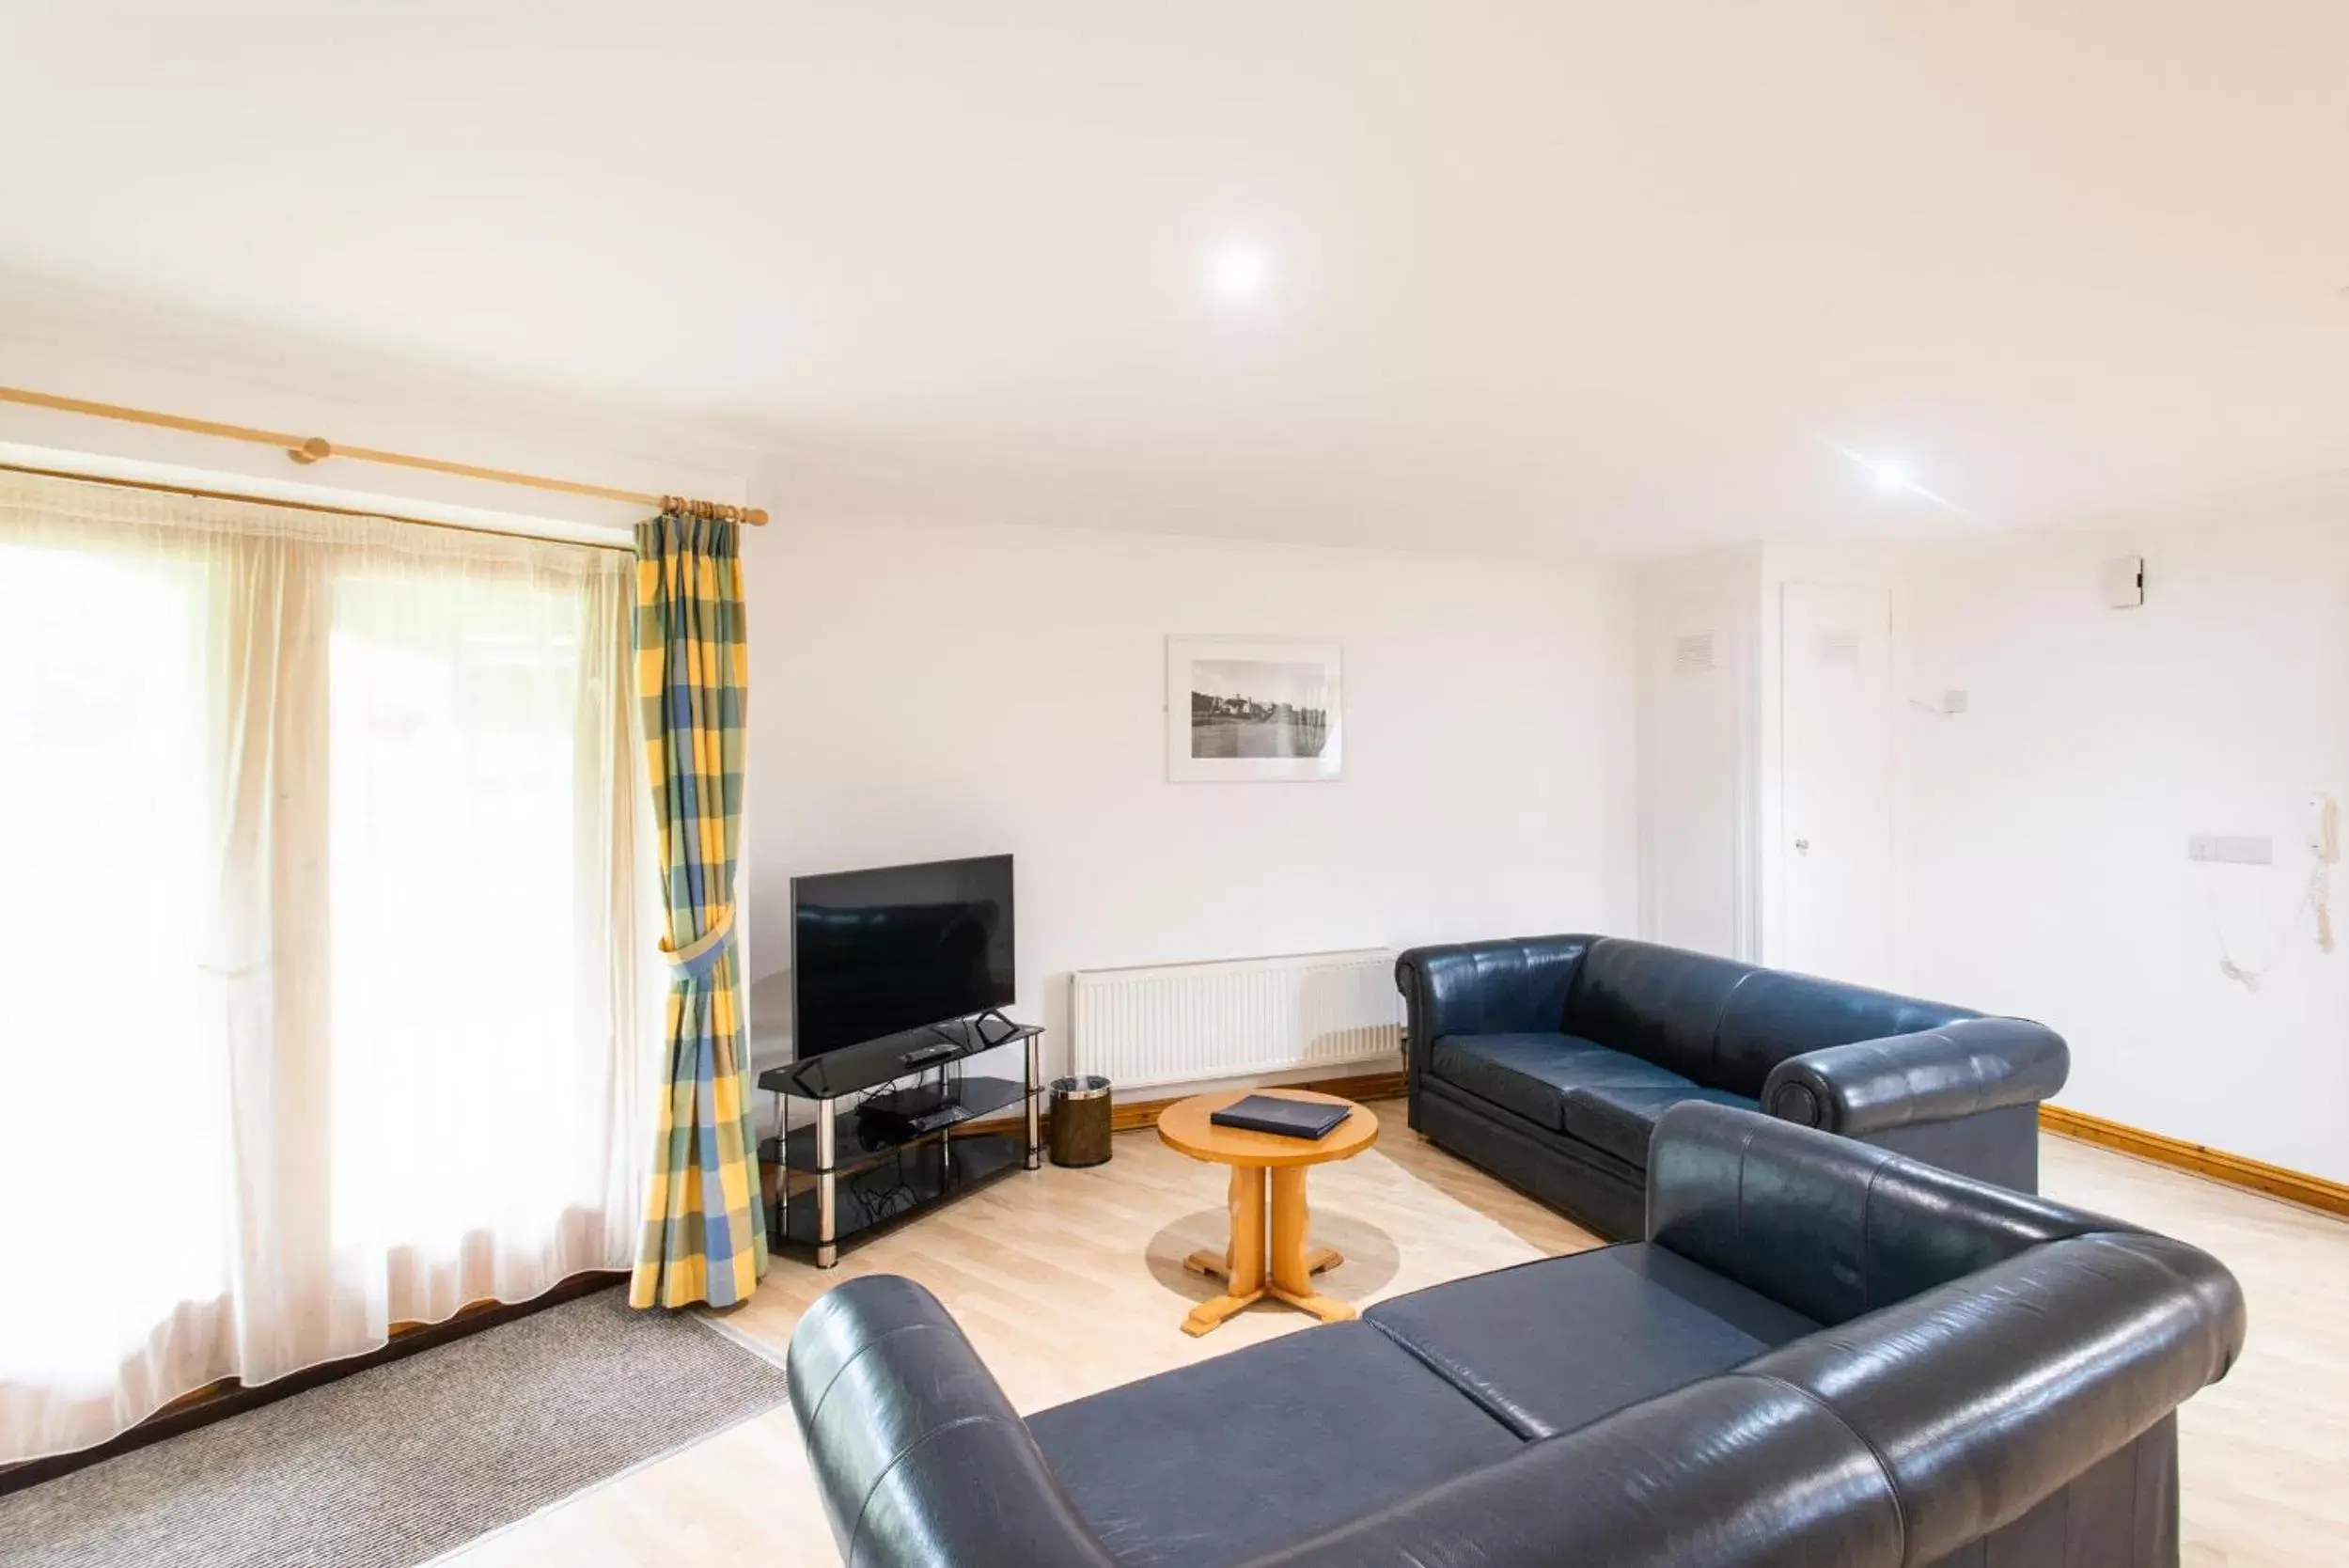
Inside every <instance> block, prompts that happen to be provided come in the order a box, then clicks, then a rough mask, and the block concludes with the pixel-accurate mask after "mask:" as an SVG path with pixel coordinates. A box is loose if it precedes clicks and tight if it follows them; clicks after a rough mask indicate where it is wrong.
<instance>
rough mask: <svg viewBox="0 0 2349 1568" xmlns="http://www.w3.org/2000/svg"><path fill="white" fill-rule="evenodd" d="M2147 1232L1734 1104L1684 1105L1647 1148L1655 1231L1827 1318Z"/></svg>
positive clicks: (1716, 1268)
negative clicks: (2083, 1243)
mask: <svg viewBox="0 0 2349 1568" xmlns="http://www.w3.org/2000/svg"><path fill="white" fill-rule="evenodd" d="M2136 1231H2137V1228H2136V1227H2134V1226H2131V1225H2128V1224H2126V1223H2124V1222H2122V1221H2121V1220H2117V1219H2109V1218H2106V1216H2104V1215H2097V1214H2091V1213H2090V1212H2088V1211H2087V1210H2085V1209H2075V1208H2073V1207H2071V1206H2070V1205H2068V1204H2064V1203H2058V1202H2056V1201H2054V1200H2052V1199H2046V1198H2039V1197H2035V1196H2033V1195H2031V1194H2028V1193H2019V1192H2013V1191H2011V1190H2009V1189H2008V1188H2006V1187H2002V1186H1997V1185H1994V1184H1991V1183H1988V1182H1981V1181H1976V1180H1975V1179H1974V1178H1972V1177H1970V1176H1961V1175H1958V1174H1957V1173H1955V1172H1954V1171H1949V1170H1944V1169H1942V1168H1940V1167H1938V1166H1932V1165H1927V1164H1925V1163H1924V1162H1923V1161H1921V1160H1912V1159H1908V1158H1906V1157H1904V1156H1903V1155H1900V1154H1896V1153H1893V1152H1890V1151H1889V1150H1885V1149H1878V1148H1875V1147H1873V1146H1872V1145H1870V1144H1865V1143H1858V1142H1855V1141H1853V1140H1852V1139H1850V1138H1847V1137H1833V1136H1830V1135H1829V1134H1826V1133H1824V1132H1818V1131H1814V1130H1813V1129H1811V1128H1809V1127H1798V1126H1795V1125H1794V1124H1793V1123H1792V1122H1788V1121H1776V1120H1774V1119H1772V1118H1770V1117H1767V1116H1762V1115H1760V1114H1758V1113H1757V1112H1754V1111H1749V1110H1739V1109H1736V1108H1733V1107H1731V1106H1728V1105H1702V1104H1698V1103H1693V1102H1692V1103H1690V1104H1686V1105H1674V1106H1673V1107H1672V1108H1671V1109H1670V1110H1668V1111H1666V1112H1665V1113H1664V1115H1663V1117H1662V1118H1661V1119H1660V1120H1659V1121H1657V1123H1656V1130H1655V1137H1654V1139H1653V1141H1652V1142H1651V1143H1650V1145H1649V1147H1648V1239H1649V1240H1650V1241H1651V1242H1653V1243H1654V1244H1655V1245H1657V1246H1659V1247H1666V1248H1668V1249H1669V1250H1671V1251H1673V1252H1677V1253H1679V1254H1680V1255H1681V1256H1682V1257H1683V1258H1686V1259H1687V1260H1689V1262H1694V1263H1699V1264H1701V1265H1702V1266H1704V1267H1706V1268H1709V1269H1711V1270H1713V1272H1714V1273H1715V1274H1722V1275H1727V1276H1728V1277H1729V1278H1731V1279H1734V1280H1736V1281H1737V1282H1738V1283H1739V1284H1741V1285H1744V1286H1745V1287H1746V1289H1748V1290H1752V1291H1759V1292H1760V1293H1761V1294H1763V1295H1766V1296H1768V1297H1769V1298H1770V1299H1771V1300H1773V1301H1776V1302H1777V1303H1779V1304H1780V1305H1782V1306H1786V1307H1791V1308H1793V1309H1794V1310H1796V1311H1798V1312H1801V1313H1802V1314H1803V1315H1805V1316H1806V1317H1809V1318H1810V1319H1812V1320H1813V1321H1815V1322H1818V1323H1824V1324H1840V1323H1848V1322H1850V1321H1851V1320H1852V1319H1854V1318H1856V1317H1859V1316H1860V1315H1862V1314H1863V1313H1867V1312H1871V1311H1874V1310H1875V1309H1878V1308H1881V1307H1887V1306H1890V1305H1892V1304H1893V1303H1895V1302H1900V1301H1905V1300H1907V1299H1908V1298H1910V1297H1911V1296H1914V1295H1916V1294H1918V1293H1920V1292H1923V1291H1927V1290H1931V1289H1933V1288H1934V1287H1936V1286H1939V1285H1944V1284H1947V1283H1949V1282H1950V1280H1953V1279H1958V1278H1964V1277H1965V1276H1966V1275H1969V1274H1972V1273H1975V1272H1977V1271H1979V1270H1981V1269H1985V1268H1990V1267H1992V1266H1994V1265H1996V1264H1998V1263H2001V1262H2006V1261H2007V1260H2008V1259H2010V1258H2013V1257H2015V1256H2017V1255H2019V1254H2020V1253H2023V1252H2025V1251H2027V1250H2028V1249H2029V1248H2031V1247H2037V1246H2039V1245H2040V1244H2041V1243H2043V1242H2052V1241H2061V1240H2064V1239H2067V1238H2070V1237H2074V1236H2084V1235H2093V1234H2099V1233H2105V1232H2114V1233H2121V1232H2127V1233H2135V1232H2136Z"/></svg>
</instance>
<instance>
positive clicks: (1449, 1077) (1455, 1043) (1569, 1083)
mask: <svg viewBox="0 0 2349 1568" xmlns="http://www.w3.org/2000/svg"><path fill="white" fill-rule="evenodd" d="M1428 1067H1429V1070H1430V1071H1431V1072H1433V1074H1435V1075H1436V1076H1437V1077H1439V1078H1441V1079H1443V1080H1444V1081H1445V1082H1446V1083H1448V1084H1450V1085H1451V1086H1452V1087H1453V1088H1454V1089H1459V1090H1466V1091H1467V1092H1468V1093H1470V1094H1474V1095H1476V1096H1477V1097H1478V1098H1480V1099H1483V1100H1490V1101H1491V1102H1492V1103H1493V1104H1495V1105H1500V1106H1502V1107H1504V1108H1505V1109H1508V1110H1512V1111H1515V1112H1516V1113H1517V1114H1518V1115H1519V1116H1522V1117H1524V1118H1525V1119H1526V1120H1527V1121H1531V1122H1533V1123H1534V1124H1535V1125H1537V1126H1542V1127H1546V1128H1548V1129H1549V1130H1550V1131H1551V1132H1554V1133H1562V1132H1564V1131H1565V1130H1566V1105H1565V1094H1566V1091H1567V1090H1570V1089H1578V1088H1585V1087H1590V1088H1600V1087H1607V1086H1615V1087H1621V1088H1626V1089H1635V1088H1650V1089H1669V1088H1672V1087H1674V1086H1678V1087H1680V1088H1683V1089H1685V1088H1687V1087H1688V1082H1687V1080H1686V1079H1684V1078H1683V1077H1681V1076H1680V1075H1679V1074H1675V1073H1672V1072H1670V1071H1668V1070H1667V1069H1665V1068H1662V1067H1658V1066H1657V1065H1656V1064H1655V1063H1653V1062H1652V1061H1642V1060H1640V1059H1639V1058H1637V1057H1633V1056H1626V1055H1624V1054H1623V1053H1622V1052H1621V1051H1614V1050H1609V1049H1608V1048H1607V1047H1605V1046H1604V1045H1599V1044H1594V1043H1591V1042H1590V1041H1588V1040H1577V1039H1575V1038H1574V1036H1573V1035H1570V1034H1448V1035H1446V1036H1445V1037H1444V1038H1443V1039H1441V1040H1439V1041H1437V1042H1436V1043H1435V1047H1434V1049H1433V1051H1432V1052H1431V1053H1430V1054H1429V1057H1428Z"/></svg>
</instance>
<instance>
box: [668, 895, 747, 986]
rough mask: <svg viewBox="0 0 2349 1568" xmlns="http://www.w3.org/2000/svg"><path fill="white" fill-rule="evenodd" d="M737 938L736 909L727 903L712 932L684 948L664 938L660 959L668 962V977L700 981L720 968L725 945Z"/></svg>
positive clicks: (712, 923)
mask: <svg viewBox="0 0 2349 1568" xmlns="http://www.w3.org/2000/svg"><path fill="white" fill-rule="evenodd" d="M733 939H734V906H733V905H732V904H728V905H727V906H726V907H725V908H723V909H721V910H719V911H718V917H717V918H716V919H714V920H713V921H711V922H710V929H709V930H708V931H705V932H703V933H701V934H700V935H699V936H697V937H695V938H694V939H693V940H692V941H690V942H688V943H686V944H685V945H684V946H683V947H681V948H672V947H670V946H669V944H668V939H667V938H666V937H663V938H662V939H661V956H662V957H663V958H666V959H667V960H668V961H669V978H670V979H671V980H700V979H702V978H703V977H704V976H706V975H708V974H709V972H710V971H711V970H713V969H714V968H716V967H717V966H718V959H719V958H720V957H721V956H722V955H723V954H724V953H725V951H726V945H727V944H728V942H730V941H732V940H733Z"/></svg>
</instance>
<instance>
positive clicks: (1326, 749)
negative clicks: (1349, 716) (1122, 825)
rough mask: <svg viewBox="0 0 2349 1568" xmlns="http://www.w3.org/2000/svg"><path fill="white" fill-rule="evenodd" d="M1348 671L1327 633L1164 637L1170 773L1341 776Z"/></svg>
mask: <svg viewBox="0 0 2349 1568" xmlns="http://www.w3.org/2000/svg"><path fill="white" fill-rule="evenodd" d="M1344 676H1345V669H1344V655H1343V651H1342V650H1341V649H1340V648H1339V645H1338V644H1337V643H1336V642H1333V641H1329V640H1327V639H1325V638H1313V637H1247V636H1195V635H1172V636H1169V637H1167V781H1168V782H1169V783H1175V784H1247V783H1267V782H1274V783H1326V782H1329V781H1331V780H1334V779H1339V778H1342V777H1344V776H1345V739H1346V733H1345V731H1346V717H1345V712H1346V710H1345V683H1344Z"/></svg>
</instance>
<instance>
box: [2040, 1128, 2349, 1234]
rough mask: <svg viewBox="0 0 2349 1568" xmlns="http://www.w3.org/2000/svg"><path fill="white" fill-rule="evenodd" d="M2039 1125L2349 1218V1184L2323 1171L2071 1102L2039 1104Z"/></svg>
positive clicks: (2272, 1196)
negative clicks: (2314, 1172)
mask: <svg viewBox="0 0 2349 1568" xmlns="http://www.w3.org/2000/svg"><path fill="white" fill-rule="evenodd" d="M2039 1125H2040V1127H2041V1128H2042V1129H2043V1130H2044V1131H2046V1132H2050V1133H2055V1134H2058V1135H2059V1136H2060V1137H2072V1138H2077V1139H2079V1140H2080V1141H2081V1142H2082V1143H2094V1144H2099V1145H2101V1146H2103V1147H2104V1148H2106V1149H2113V1150H2118V1151H2119V1152H2122V1153H2123V1154H2134V1155H2136V1156H2137V1157H2138V1159H2141V1160H2151V1161H2152V1162H2153V1164H2155V1165H2166V1166H2169V1167H2170V1168H2173V1169H2177V1170H2184V1171H2188V1172H2191V1173H2192V1174H2194V1175H2196V1176H2205V1177H2208V1178H2209V1179H2210V1180H2212V1181H2214V1182H2224V1183H2225V1184H2227V1185H2229V1186H2231V1187H2244V1188H2247V1189H2248V1190H2250V1191H2252V1192H2258V1193H2264V1194H2266V1195H2267V1196H2268V1197H2270V1198H2280V1199H2282V1200H2284V1201H2286V1202H2288V1203H2299V1204H2303V1205H2305V1206H2307V1207H2309V1208H2311V1209H2321V1210H2323V1211H2324V1212H2325V1213H2326V1214H2329V1215H2341V1216H2342V1217H2344V1218H2349V1186H2344V1185H2342V1184H2341V1183H2339V1182H2328V1181H2326V1179H2325V1178H2324V1177H2322V1176H2311V1175H2310V1174H2308V1173H2307V1172H2306V1171H2302V1170H2288V1169H2286V1168H2284V1167H2282V1166H2280V1165H2269V1164H2268V1163H2267V1162H2266V1161H2264V1160H2255V1159H2252V1158H2250V1157H2249V1156H2247V1155H2244V1154H2231V1153H2229V1152H2227V1151H2225V1150H2224V1149H2213V1148H2211V1147H2209V1146H2208V1145H2207V1144H2200V1143H2188V1142H2186V1141H2185V1139H2184V1138H2174V1137H2166V1136H2164V1135H2163V1134H2160V1133H2149V1132H2146V1131H2145V1130H2144V1129H2143V1128H2141V1127H2131V1126H2128V1125H2126V1124H2124V1123H2122V1122H2119V1121H2106V1120H2105V1119H2104V1118H2103V1117H2101V1116H2091V1115H2089V1114H2088V1113H2087V1112H2086V1111H2075V1110H2073V1109H2071V1108H2070V1107H2069V1106H2065V1105H2041V1106H2040V1107H2039Z"/></svg>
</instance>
